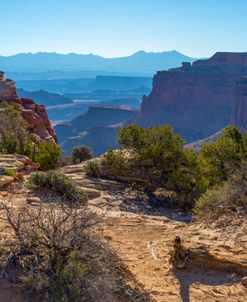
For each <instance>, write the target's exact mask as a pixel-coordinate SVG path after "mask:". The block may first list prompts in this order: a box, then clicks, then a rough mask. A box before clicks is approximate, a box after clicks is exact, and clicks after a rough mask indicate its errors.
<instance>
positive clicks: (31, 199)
mask: <svg viewBox="0 0 247 302" xmlns="http://www.w3.org/2000/svg"><path fill="white" fill-rule="evenodd" d="M33 203H35V204H37V203H41V200H40V198H39V197H36V196H30V197H28V198H27V204H33Z"/></svg>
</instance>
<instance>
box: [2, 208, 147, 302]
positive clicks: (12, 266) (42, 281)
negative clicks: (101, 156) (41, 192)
mask: <svg viewBox="0 0 247 302" xmlns="http://www.w3.org/2000/svg"><path fill="white" fill-rule="evenodd" d="M1 207H2V208H3V209H4V215H2V216H1V219H2V220H5V221H6V222H7V223H8V224H9V225H10V226H11V228H12V231H13V233H14V235H15V238H16V241H17V242H16V245H15V246H13V248H12V250H11V253H10V254H9V256H8V257H7V261H6V264H5V266H4V267H3V269H2V272H1V277H5V278H8V280H9V281H13V280H17V282H18V284H20V285H22V286H24V287H25V288H26V289H27V290H29V291H30V293H34V294H35V295H36V296H38V297H39V298H40V301H51V302H58V301H59V302H61V301H64V302H67V301H71V302H74V301H87V302H90V301H91V302H97V301H105V302H111V301H119V300H115V298H114V296H115V297H116V295H118V294H121V293H125V290H126V285H125V284H124V281H123V280H124V278H123V274H124V270H123V267H122V266H121V264H120V262H118V260H117V257H116V255H115V254H114V253H113V252H112V251H111V250H110V249H109V248H107V247H106V246H105V244H104V243H102V240H101V236H100V234H101V219H100V218H99V217H98V216H97V215H96V214H95V213H93V212H91V211H90V210H89V209H88V208H87V206H84V207H83V208H71V207H69V206H66V205H53V206H49V207H48V206H47V205H41V206H40V207H38V208H36V207H31V206H30V207H25V208H24V207H23V208H14V206H13V204H11V202H2V204H1ZM129 301H131V299H130V300H129ZM136 301H144V300H142V298H141V295H140V300H136Z"/></svg>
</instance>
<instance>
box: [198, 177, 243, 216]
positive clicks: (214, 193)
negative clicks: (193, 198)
mask: <svg viewBox="0 0 247 302" xmlns="http://www.w3.org/2000/svg"><path fill="white" fill-rule="evenodd" d="M229 208H230V209H235V210H236V209H237V208H239V209H244V210H245V211H246V210H247V181H246V180H245V179H243V178H237V179H231V180H228V181H226V182H225V183H224V184H223V185H221V186H219V185H218V186H215V187H214V188H212V189H208V190H207V191H206V192H205V193H204V194H203V195H202V196H201V197H200V198H199V199H198V200H197V202H196V205H195V208H194V213H195V214H196V216H197V217H198V218H202V217H204V216H207V215H209V214H212V213H214V214H215V215H217V213H219V215H220V213H221V211H223V212H224V209H229Z"/></svg>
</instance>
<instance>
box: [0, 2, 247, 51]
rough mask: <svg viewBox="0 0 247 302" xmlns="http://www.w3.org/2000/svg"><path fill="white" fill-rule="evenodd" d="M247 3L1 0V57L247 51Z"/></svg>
mask: <svg viewBox="0 0 247 302" xmlns="http://www.w3.org/2000/svg"><path fill="white" fill-rule="evenodd" d="M246 14H247V0H0V17H1V39H0V54H1V55H11V54H16V53H19V52H37V51H49V52H60V53H69V52H76V53H94V54H99V55H102V56H106V57H117V56H123V55H128V54H131V53H133V52H136V51H138V50H145V51H166V50H173V49H176V50H178V51H180V52H182V53H185V54H187V55H190V56H194V57H206V56H210V55H212V54H213V53H214V52H216V51H247V35H246V29H247V18H246Z"/></svg>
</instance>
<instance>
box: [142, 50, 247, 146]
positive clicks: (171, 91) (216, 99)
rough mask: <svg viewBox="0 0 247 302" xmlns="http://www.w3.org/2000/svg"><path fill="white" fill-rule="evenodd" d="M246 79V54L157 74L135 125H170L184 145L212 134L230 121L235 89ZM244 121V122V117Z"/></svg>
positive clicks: (223, 55) (226, 55) (217, 57)
mask: <svg viewBox="0 0 247 302" xmlns="http://www.w3.org/2000/svg"><path fill="white" fill-rule="evenodd" d="M243 76H247V53H220V52H219V53H216V54H215V55H214V56H212V57H211V58H209V59H207V60H198V61H196V62H194V63H193V64H192V65H191V64H189V63H186V62H184V63H183V64H182V66H181V67H180V68H174V69H171V70H169V71H159V72H158V73H157V74H156V75H155V76H154V79H153V89H152V92H151V94H150V95H149V96H144V97H143V100H142V104H141V113H140V116H139V118H138V121H137V123H138V124H139V125H141V126H144V127H147V126H155V125H161V124H170V125H172V126H173V128H174V130H175V132H177V133H179V134H181V135H182V136H183V138H184V139H185V140H186V141H187V142H192V141H195V140H198V139H202V138H205V137H208V136H210V135H212V134H213V133H215V132H217V131H219V130H220V129H222V128H224V127H225V126H226V125H228V124H229V123H230V122H231V121H232V116H233V112H234V109H235V86H236V82H237V81H239V80H240V78H242V77H243ZM245 116H246V120H247V115H245Z"/></svg>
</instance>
